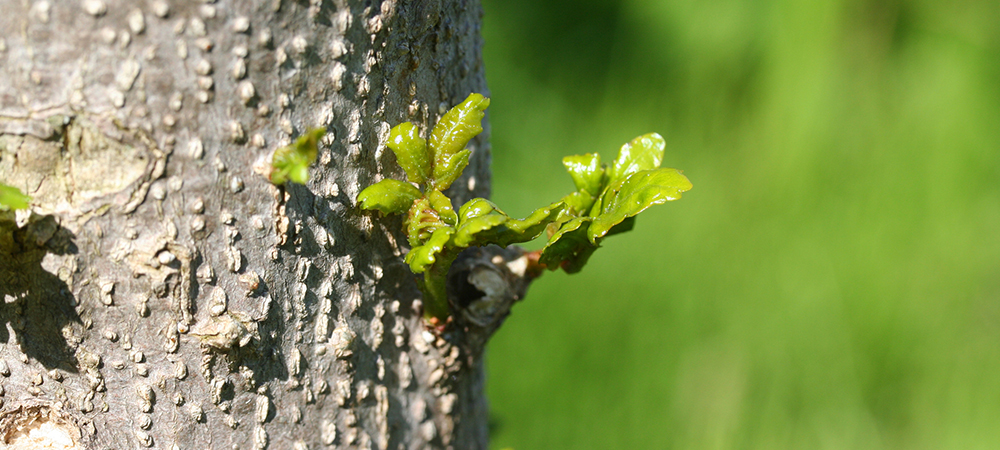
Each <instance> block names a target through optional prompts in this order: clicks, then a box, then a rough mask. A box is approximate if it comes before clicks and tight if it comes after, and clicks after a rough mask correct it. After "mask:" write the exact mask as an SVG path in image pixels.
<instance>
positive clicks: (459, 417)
mask: <svg viewBox="0 0 1000 450" xmlns="http://www.w3.org/2000/svg"><path fill="white" fill-rule="evenodd" d="M0 11H2V12H3V14H2V15H0V30H2V31H0V179H2V181H3V182H5V183H7V184H12V185H15V186H17V187H19V188H20V189H21V190H22V191H24V192H26V193H28V194H29V195H31V196H32V197H33V201H32V208H31V212H30V214H28V213H25V212H20V213H18V214H17V215H16V217H14V215H12V214H7V215H5V216H4V217H2V218H0V294H2V295H0V297H2V298H3V302H2V303H0V403H2V408H0V442H3V443H5V444H8V445H11V446H12V447H13V448H31V447H30V445H29V443H31V442H33V441H39V442H47V443H49V444H52V443H64V444H65V447H66V448H94V449H98V448H100V449H104V448H140V447H156V448H215V449H221V448H226V449H230V448H256V449H263V448H281V449H285V448H294V449H305V448H324V447H327V446H329V447H338V448H341V447H342V448H355V447H360V448H383V449H384V448H425V447H428V446H430V447H450V448H462V449H473V448H485V447H486V438H487V425H486V423H487V414H486V406H485V398H484V397H483V395H482V386H483V376H482V375H483V374H482V367H481V365H480V364H479V363H478V362H477V355H478V354H479V352H480V351H481V347H482V345H483V342H481V341H476V343H475V344H474V345H471V346H470V345H466V344H467V343H463V341H462V339H464V337H463V336H465V335H464V334H461V333H457V334H454V333H453V334H452V335H449V336H450V338H448V339H445V338H441V337H437V336H434V335H433V334H430V333H427V332H426V331H425V329H424V326H423V324H422V322H421V319H420V314H421V313H420V304H419V292H418V291H417V290H416V287H415V283H414V281H413V277H412V274H410V273H409V271H408V269H407V267H406V266H405V265H404V263H403V262H402V258H401V256H400V255H401V254H402V253H403V252H405V248H404V245H405V238H404V236H403V234H402V233H401V232H400V231H401V230H400V221H399V219H398V218H390V219H382V218H379V217H375V216H371V215H366V214H361V213H360V212H359V211H358V210H357V208H356V205H355V203H354V199H355V197H356V195H357V193H358V192H359V190H360V189H361V188H363V187H365V186H368V185H370V184H372V183H374V182H376V181H378V180H379V179H381V178H382V177H393V178H397V179H401V178H402V171H401V170H400V169H399V168H398V167H396V164H395V162H394V156H393V155H392V152H391V151H387V149H386V147H385V141H386V138H387V136H388V132H389V129H390V127H391V126H392V125H395V124H397V123H400V122H402V121H407V120H408V121H413V122H414V123H416V124H418V126H419V127H420V128H421V129H422V130H425V131H426V130H427V129H428V127H429V126H431V125H433V124H434V123H435V122H436V120H437V118H438V117H440V115H441V114H443V113H444V112H445V110H446V109H447V108H448V107H450V106H451V105H454V104H457V103H458V102H460V101H461V100H463V99H464V98H465V96H467V95H468V94H469V93H470V92H483V93H485V92H484V90H485V80H484V77H483V68H482V60H481V55H480V48H481V45H482V43H481V38H480V35H479V26H480V18H481V8H480V6H479V4H478V2H475V1H455V2H443V1H435V0H429V1H419V2H406V1H394V0H385V1H382V2H377V1H376V2H371V1H346V0H326V1H288V0H286V1H281V0H273V1H266V2H265V1H239V0H220V1H218V2H214V1H213V0H208V1H205V2H191V1H166V0H150V1H126V0H79V1H76V0H74V1H70V0H65V1H59V0H39V1H30V2H29V1H26V0H23V1H22V0H0ZM314 127H324V128H326V129H327V135H326V137H325V138H324V139H323V140H322V143H321V145H320V156H319V161H318V162H317V163H316V164H315V165H314V167H313V168H312V170H311V173H312V174H313V179H312V180H311V181H310V182H309V183H308V184H307V185H306V186H301V185H289V186H288V187H276V186H273V185H271V184H270V183H269V182H268V180H267V178H266V176H265V175H266V173H267V167H268V163H269V161H270V159H269V158H270V154H271V153H272V152H273V150H274V149H275V148H278V147H280V146H283V145H285V144H287V143H289V142H291V141H292V140H293V139H295V138H296V137H297V136H299V135H301V134H302V133H303V132H305V131H306V130H308V129H311V128H314ZM487 130H488V129H487ZM487 134H488V131H487V133H484V134H483V135H481V136H480V137H479V138H478V139H476V140H475V141H474V142H473V143H472V144H471V146H470V148H471V149H472V150H473V157H472V163H471V164H470V167H469V168H468V169H467V170H466V173H465V175H464V178H462V179H461V180H459V181H457V182H456V183H455V184H454V186H455V187H454V188H453V195H454V196H455V197H456V201H462V200H464V199H467V198H470V197H472V196H474V195H475V196H485V195H486V194H488V189H489V173H488V163H489V151H488V148H487V147H486V145H485V143H486V139H487ZM446 337H447V336H446Z"/></svg>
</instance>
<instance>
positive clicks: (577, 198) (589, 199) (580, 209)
mask: <svg viewBox="0 0 1000 450" xmlns="http://www.w3.org/2000/svg"><path fill="white" fill-rule="evenodd" d="M596 199H597V198H596V197H594V196H593V195H590V194H588V193H586V192H583V191H576V192H571V193H570V194H569V195H567V196H565V197H563V199H562V201H563V203H565V204H566V209H567V210H568V216H570V217H579V216H583V215H586V214H587V211H589V210H590V209H591V208H592V207H593V206H594V200H596Z"/></svg>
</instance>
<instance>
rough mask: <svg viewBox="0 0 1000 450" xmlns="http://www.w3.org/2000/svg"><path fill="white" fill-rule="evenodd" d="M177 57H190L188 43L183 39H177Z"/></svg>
mask: <svg viewBox="0 0 1000 450" xmlns="http://www.w3.org/2000/svg"><path fill="white" fill-rule="evenodd" d="M176 47H177V57H178V58H180V59H187V57H188V45H187V42H185V41H184V40H182V39H178V40H177V45H176Z"/></svg>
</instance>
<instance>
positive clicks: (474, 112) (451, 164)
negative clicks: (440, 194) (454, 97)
mask: <svg viewBox="0 0 1000 450" xmlns="http://www.w3.org/2000/svg"><path fill="white" fill-rule="evenodd" d="M489 106H490V99H488V98H486V97H483V95H482V94H470V95H469V97H468V98H466V99H465V101H463V102H462V103H460V104H459V105H458V106H455V107H454V108H452V109H451V110H449V111H448V112H447V113H445V115H444V116H442V117H441V120H440V121H438V123H437V125H434V129H433V130H431V137H430V144H431V150H432V151H433V153H434V170H433V174H434V182H433V184H434V186H435V187H436V188H437V189H438V190H442V191H443V190H445V189H447V188H448V186H450V185H451V183H452V182H453V181H455V179H456V178H458V176H459V175H460V174H461V173H462V170H463V169H465V166H467V165H468V164H469V155H468V152H467V151H465V150H463V149H464V148H465V146H466V145H467V144H468V143H469V140H470V139H472V138H473V137H475V136H476V135H478V134H479V133H482V132H483V125H482V121H483V116H484V115H485V111H486V108H487V107H489ZM462 152H466V154H465V155H464V156H459V155H460V153H462Z"/></svg>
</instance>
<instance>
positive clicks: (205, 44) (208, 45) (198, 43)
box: [194, 38, 215, 52]
mask: <svg viewBox="0 0 1000 450" xmlns="http://www.w3.org/2000/svg"><path fill="white" fill-rule="evenodd" d="M194 46H195V47H198V50H201V51H202V52H210V51H212V48H213V47H215V45H214V44H212V40H211V39H209V38H198V39H195V40H194Z"/></svg>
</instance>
